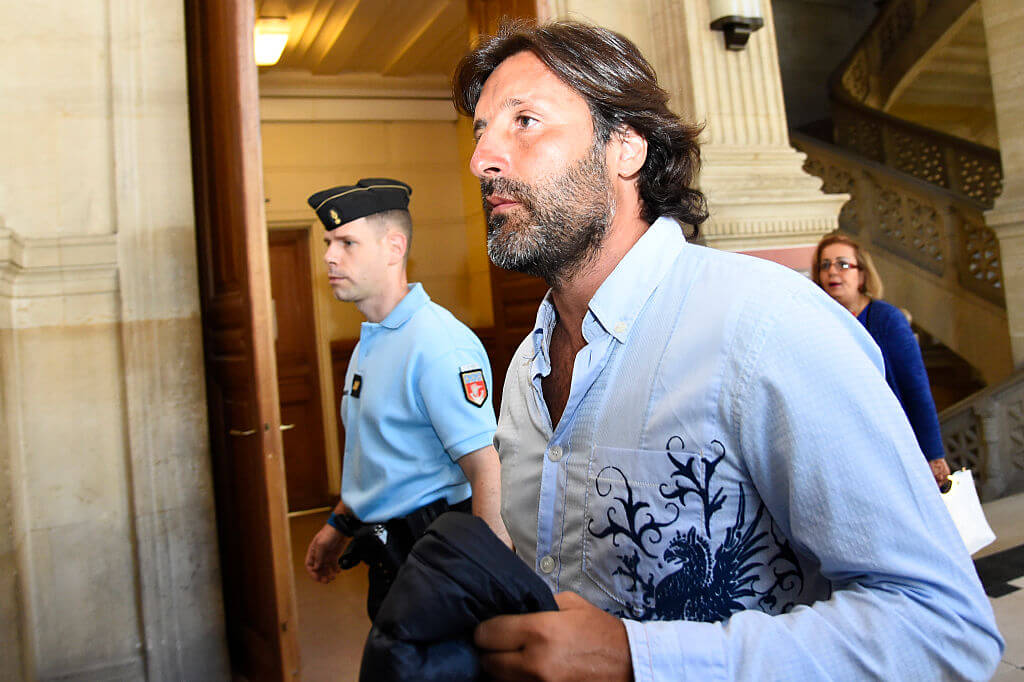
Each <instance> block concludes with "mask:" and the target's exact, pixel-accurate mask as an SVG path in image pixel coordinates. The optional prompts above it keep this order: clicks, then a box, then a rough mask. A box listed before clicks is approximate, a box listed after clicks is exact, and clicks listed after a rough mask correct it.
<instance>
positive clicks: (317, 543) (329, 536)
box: [306, 524, 348, 584]
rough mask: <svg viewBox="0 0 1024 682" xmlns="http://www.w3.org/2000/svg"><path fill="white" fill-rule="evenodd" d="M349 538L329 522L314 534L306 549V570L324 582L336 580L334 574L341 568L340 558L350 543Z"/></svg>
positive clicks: (318, 580) (316, 579) (320, 581)
mask: <svg viewBox="0 0 1024 682" xmlns="http://www.w3.org/2000/svg"><path fill="white" fill-rule="evenodd" d="M347 539H348V538H346V537H345V536H344V535H342V534H341V533H339V532H338V530H337V529H336V528H334V527H333V526H329V525H327V524H324V527H323V528H321V529H320V531H319V532H318V533H317V534H316V535H314V536H313V541H312V542H310V543H309V549H308V550H306V572H307V573H309V575H310V576H311V577H312V578H313V580H315V581H317V582H318V583H324V584H327V583H329V582H331V581H332V580H334V576H336V575H337V574H338V572H339V571H340V570H341V567H340V566H338V559H340V558H341V552H342V550H344V549H345V545H347V544H348V542H346V540H347Z"/></svg>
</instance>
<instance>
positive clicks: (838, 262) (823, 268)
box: [818, 258, 860, 272]
mask: <svg viewBox="0 0 1024 682" xmlns="http://www.w3.org/2000/svg"><path fill="white" fill-rule="evenodd" d="M833 264H834V265H835V266H836V267H837V268H839V269H840V270H841V271H842V270H849V269H850V268H853V269H854V270H858V269H860V266H859V265H857V264H856V263H851V262H850V261H848V260H846V259H845V258H836V259H835V260H829V259H828V258H826V259H825V260H823V261H821V262H820V263H818V272H828V271H829V270H831V269H832V265H833Z"/></svg>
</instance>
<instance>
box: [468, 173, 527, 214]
mask: <svg viewBox="0 0 1024 682" xmlns="http://www.w3.org/2000/svg"><path fill="white" fill-rule="evenodd" d="M492 195H497V196H499V197H504V198H506V199H514V200H515V201H517V202H518V203H520V204H523V205H524V206H530V205H531V202H530V198H531V197H530V186H529V185H527V184H526V183H524V182H519V181H517V180H513V179H511V178H488V179H485V180H481V181H480V196H481V197H483V198H484V200H485V201H484V209H485V210H486V211H487V212H488V213H490V210H491V206H490V204H488V203H487V201H486V199H487V197H489V196H492Z"/></svg>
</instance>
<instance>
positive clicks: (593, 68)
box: [452, 20, 708, 237]
mask: <svg viewBox="0 0 1024 682" xmlns="http://www.w3.org/2000/svg"><path fill="white" fill-rule="evenodd" d="M526 51H529V52H532V53H533V54H534V55H536V56H537V58H538V59H540V60H541V61H542V62H544V64H545V65H546V66H547V67H548V68H549V69H551V71H552V72H553V73H554V74H555V75H556V76H558V78H559V79H561V80H562V82H563V83H565V84H566V85H568V86H569V87H570V88H572V89H573V90H575V91H576V92H577V93H579V94H580V96H582V97H583V99H584V100H586V102H587V105H588V106H589V108H590V114H591V116H592V117H593V119H594V133H595V136H596V138H597V139H598V140H599V141H600V142H601V143H602V144H607V143H608V141H609V140H610V139H611V135H612V133H613V132H615V131H617V130H622V129H623V128H625V127H626V126H629V127H631V128H633V129H634V130H636V131H637V132H638V133H639V134H640V135H642V136H643V137H644V138H645V139H646V140H647V160H646V161H645V162H644V165H643V167H642V168H641V169H640V173H639V181H638V186H639V190H640V198H641V199H642V200H643V207H642V214H641V215H642V217H643V219H644V220H645V221H647V222H648V223H652V222H654V221H655V220H656V219H657V218H658V216H662V215H665V216H670V217H672V218H675V219H677V220H678V221H679V222H680V223H682V224H684V225H691V226H692V227H693V234H692V235H691V236H692V237H696V236H697V231H698V228H699V226H700V224H701V223H703V222H704V221H705V220H707V217H708V211H707V201H706V200H705V198H704V195H703V194H702V193H701V192H700V191H699V190H697V189H694V188H692V187H691V186H690V185H691V184H692V183H693V181H694V179H695V178H696V175H697V171H698V170H699V169H700V146H699V145H698V144H697V137H698V135H700V133H701V131H702V130H703V126H700V125H687V124H686V123H684V122H683V121H682V119H680V118H679V116H677V115H676V114H675V113H673V112H672V111H670V110H669V108H668V93H667V92H665V90H663V89H662V88H661V87H660V86H659V85H658V77H657V75H656V74H655V72H654V68H653V67H652V66H651V65H650V64H649V63H648V62H647V60H646V59H644V57H643V55H641V54H640V50H639V49H638V48H637V46H636V45H634V44H633V43H632V42H630V41H629V39H627V38H625V37H624V36H622V35H620V34H618V33H615V32H613V31H609V30H607V29H604V28H600V27H597V26H591V25H588V24H583V23H580V22H575V21H558V22H553V23H549V24H543V25H539V26H538V25H536V24H535V23H532V22H527V21H523V20H513V21H509V20H505V21H503V22H502V24H501V26H500V27H499V28H498V32H497V34H496V35H494V36H485V37H484V38H483V39H482V40H481V42H480V43H479V44H478V45H477V46H476V47H475V48H474V49H473V50H471V51H470V52H469V53H468V54H466V55H465V56H464V57H463V58H462V60H461V61H459V64H458V66H457V67H456V68H455V75H454V76H453V78H452V101H453V102H454V103H455V108H456V109H458V111H459V112H460V113H462V114H465V115H467V116H473V112H474V110H475V109H476V105H477V101H478V100H479V99H480V92H481V90H483V87H484V82H485V81H486V80H487V79H488V77H490V75H491V73H492V72H493V71H494V70H495V69H496V68H498V65H499V64H501V63H502V62H503V61H505V60H506V59H507V58H509V57H511V56H512V55H515V54H518V53H520V52H526Z"/></svg>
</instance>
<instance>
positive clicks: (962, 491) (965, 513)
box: [942, 469, 996, 554]
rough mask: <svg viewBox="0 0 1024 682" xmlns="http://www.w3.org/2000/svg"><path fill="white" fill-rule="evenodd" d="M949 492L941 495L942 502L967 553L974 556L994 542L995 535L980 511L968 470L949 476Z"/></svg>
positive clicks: (972, 478) (971, 476)
mask: <svg viewBox="0 0 1024 682" xmlns="http://www.w3.org/2000/svg"><path fill="white" fill-rule="evenodd" d="M949 480H950V483H951V485H950V487H949V490H947V491H946V492H944V493H942V501H943V502H945V503H946V509H948V510H949V515H950V516H952V517H953V523H954V524H956V529H957V530H958V531H959V532H960V537H961V538H963V541H964V544H965V545H966V546H967V552H968V553H969V554H974V553H975V552H977V551H978V550H979V549H981V548H982V547H987V546H988V545H990V544H992V543H993V542H995V539H996V534H995V533H993V532H992V527H991V526H989V525H988V521H987V520H985V512H984V511H982V509H981V502H980V501H979V500H978V492H977V491H976V490H975V489H974V476H973V475H971V470H970V469H961V470H960V471H954V472H953V473H952V474H950V476H949Z"/></svg>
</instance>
